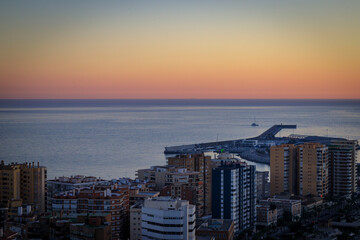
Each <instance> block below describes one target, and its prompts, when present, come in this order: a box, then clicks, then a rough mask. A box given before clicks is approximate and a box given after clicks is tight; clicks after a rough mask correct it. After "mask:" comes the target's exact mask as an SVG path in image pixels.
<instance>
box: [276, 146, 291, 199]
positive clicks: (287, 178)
mask: <svg viewBox="0 0 360 240" xmlns="http://www.w3.org/2000/svg"><path fill="white" fill-rule="evenodd" d="M270 183H271V184H270V196H274V195H276V194H280V193H282V192H288V193H291V194H296V193H297V163H296V147H295V146H294V145H293V144H282V145H279V146H273V147H271V148H270Z"/></svg>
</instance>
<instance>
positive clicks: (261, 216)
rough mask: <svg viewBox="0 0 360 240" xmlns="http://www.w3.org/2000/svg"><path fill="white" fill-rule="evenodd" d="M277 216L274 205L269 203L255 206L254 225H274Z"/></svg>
mask: <svg viewBox="0 0 360 240" xmlns="http://www.w3.org/2000/svg"><path fill="white" fill-rule="evenodd" d="M277 218H278V211H277V209H276V207H272V206H269V205H258V206H256V225H257V226H270V225H276V223H277Z"/></svg>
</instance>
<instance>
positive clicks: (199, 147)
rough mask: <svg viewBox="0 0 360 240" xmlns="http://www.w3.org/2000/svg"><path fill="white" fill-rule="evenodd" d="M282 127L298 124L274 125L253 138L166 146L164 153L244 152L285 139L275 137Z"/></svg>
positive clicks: (287, 127) (286, 127)
mask: <svg viewBox="0 0 360 240" xmlns="http://www.w3.org/2000/svg"><path fill="white" fill-rule="evenodd" d="M282 129H296V125H283V124H278V125H274V126H272V127H271V128H269V129H268V130H266V131H265V132H263V133H262V134H260V135H259V136H257V137H253V138H246V139H236V140H227V141H217V142H207V143H198V144H188V145H180V146H171V147H165V151H164V153H165V154H183V153H191V152H200V151H216V150H220V149H225V150H226V151H229V152H238V153H240V152H243V150H244V147H253V146H255V145H258V144H260V145H264V146H266V145H269V144H273V142H274V141H281V142H282V141H284V140H283V138H276V137H275V135H276V134H278V133H279V132H280V131H281V130H282Z"/></svg>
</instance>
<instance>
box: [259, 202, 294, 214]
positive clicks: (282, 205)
mask: <svg viewBox="0 0 360 240" xmlns="http://www.w3.org/2000/svg"><path fill="white" fill-rule="evenodd" d="M259 205H262V206H271V205H273V206H276V208H277V209H279V208H282V209H284V212H286V211H287V212H289V213H291V215H292V217H293V218H295V217H301V200H292V199H277V198H268V199H266V200H261V201H260V202H259Z"/></svg>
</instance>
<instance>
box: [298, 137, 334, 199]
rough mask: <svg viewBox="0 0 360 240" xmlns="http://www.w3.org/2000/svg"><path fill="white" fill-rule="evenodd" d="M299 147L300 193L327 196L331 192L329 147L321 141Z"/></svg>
mask: <svg viewBox="0 0 360 240" xmlns="http://www.w3.org/2000/svg"><path fill="white" fill-rule="evenodd" d="M297 149H298V159H299V160H298V164H299V165H298V166H299V167H298V171H299V174H298V184H299V195H302V196H306V195H309V194H312V195H315V196H318V197H322V198H323V197H325V196H326V195H327V194H328V193H329V185H328V179H329V163H328V147H327V146H325V145H323V144H320V143H304V144H301V145H299V146H298V147H297Z"/></svg>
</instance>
